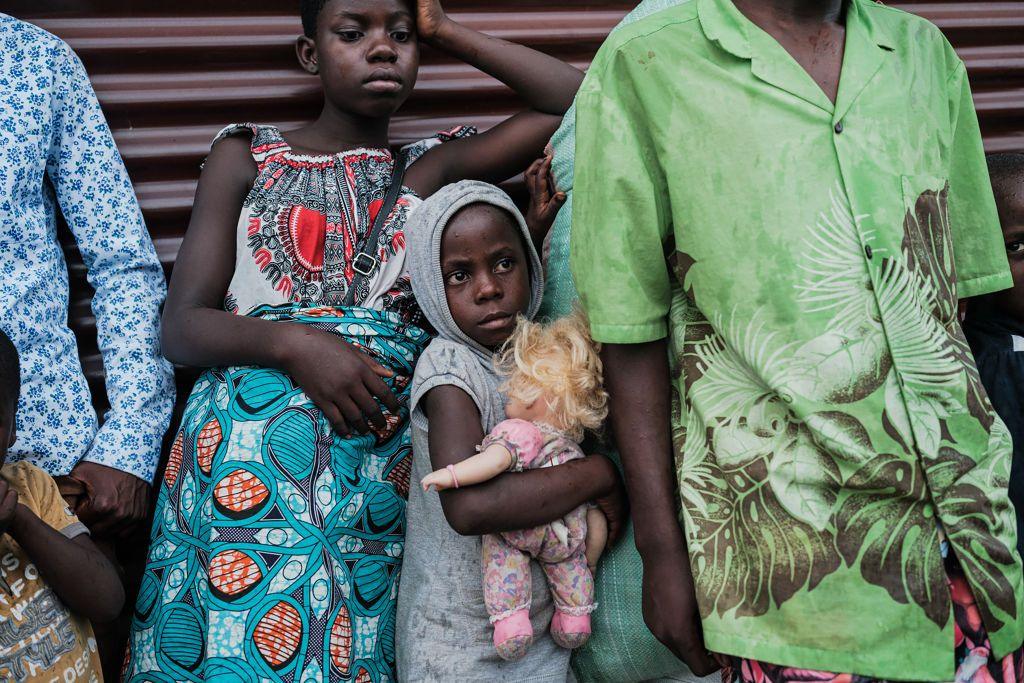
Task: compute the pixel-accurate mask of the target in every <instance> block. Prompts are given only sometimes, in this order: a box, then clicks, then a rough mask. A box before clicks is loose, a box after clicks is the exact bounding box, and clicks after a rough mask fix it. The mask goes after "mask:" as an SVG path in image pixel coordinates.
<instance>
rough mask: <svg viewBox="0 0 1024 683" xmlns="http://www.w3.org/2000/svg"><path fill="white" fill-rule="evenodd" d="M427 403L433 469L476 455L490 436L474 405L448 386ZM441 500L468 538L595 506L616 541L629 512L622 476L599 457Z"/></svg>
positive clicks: (516, 475)
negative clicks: (478, 448)
mask: <svg viewBox="0 0 1024 683" xmlns="http://www.w3.org/2000/svg"><path fill="white" fill-rule="evenodd" d="M423 400H424V411H425V412H426V414H427V417H428V418H429V419H430V432H429V439H430V462H431V466H432V467H433V468H434V469H437V470H443V469H446V468H447V467H448V465H455V464H457V463H460V462H462V461H464V460H465V459H466V455H467V454H469V453H474V452H475V451H476V447H477V446H478V445H479V444H480V443H481V442H482V441H483V439H484V432H483V428H482V427H481V426H480V412H479V410H478V409H477V407H476V404H475V403H474V402H473V399H472V398H470V397H469V395H468V394H466V392H464V391H463V390H462V389H460V388H458V387H455V386H451V385H448V386H440V387H437V388H435V389H432V390H430V391H429V392H428V393H427V394H426V396H425V397H424V399H423ZM459 483H460V484H461V483H462V482H461V481H460V482H459ZM440 496H441V508H442V509H443V511H444V514H445V517H446V518H447V520H448V523H449V524H450V525H451V527H452V529H454V530H455V531H456V532H457V533H459V534H461V535H463V536H480V535H483V534H492V533H500V532H503V531H514V530H518V529H529V528H532V527H535V526H540V525H542V524H548V523H550V522H551V521H553V520H556V519H559V518H561V517H564V516H565V515H567V514H569V513H570V512H572V511H573V510H574V509H576V508H577V507H579V506H580V505H584V504H586V503H588V502H591V501H595V502H597V503H598V505H599V507H600V508H601V510H602V511H603V512H605V514H606V516H607V517H608V522H609V536H610V539H611V540H614V539H615V538H617V537H618V535H619V533H620V531H621V528H622V526H623V525H624V517H625V514H624V513H625V507H626V503H625V492H624V489H623V487H622V481H621V479H620V478H619V473H618V470H617V469H616V468H615V465H614V464H613V463H612V462H611V461H610V460H608V459H607V458H605V457H603V456H596V455H595V456H588V457H586V458H582V459H579V460H573V461H571V462H567V463H565V464H563V465H556V466H554V467H545V468H543V469H535V470H527V471H525V472H506V473H504V474H499V475H498V476H496V477H494V478H493V479H490V480H488V481H485V482H483V483H481V484H478V485H475V486H467V487H465V488H458V489H448V490H444V491H441V493H440Z"/></svg>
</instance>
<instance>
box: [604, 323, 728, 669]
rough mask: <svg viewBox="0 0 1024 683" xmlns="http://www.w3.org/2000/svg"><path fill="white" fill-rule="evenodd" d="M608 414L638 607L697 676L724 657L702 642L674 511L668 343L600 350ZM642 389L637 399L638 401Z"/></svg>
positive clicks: (609, 346) (611, 346) (658, 635)
mask: <svg viewBox="0 0 1024 683" xmlns="http://www.w3.org/2000/svg"><path fill="white" fill-rule="evenodd" d="M601 355H602V359H603V360H604V373H605V374H604V379H605V388H606V389H607V390H608V395H609V409H610V412H609V419H610V420H611V426H612V430H613V433H614V434H629V438H628V439H622V438H616V445H617V446H618V448H619V453H620V455H621V456H622V465H623V468H624V470H625V475H626V488H627V490H628V491H629V499H630V501H631V503H632V515H633V520H634V522H635V524H634V529H635V539H636V547H637V550H638V551H639V552H640V556H641V558H642V559H643V564H644V579H643V614H644V622H645V623H646V624H647V627H648V628H649V629H650V630H651V633H653V634H654V636H655V637H656V638H657V639H658V640H660V641H661V642H662V643H664V644H665V646H666V647H668V649H669V650H671V651H672V653H673V654H675V655H676V656H677V657H679V659H681V660H683V661H684V662H686V664H687V665H688V666H689V667H690V669H692V670H693V672H694V673H695V674H697V675H699V676H706V675H708V674H710V673H713V672H714V671H716V670H717V669H718V668H719V664H724V663H725V660H724V659H722V658H719V657H716V656H715V655H712V654H711V653H709V652H708V651H707V650H706V649H705V647H704V640H703V636H702V633H701V622H700V614H699V613H698V610H697V602H696V596H695V593H694V585H693V573H692V571H691V570H690V558H689V555H688V553H687V550H686V539H685V537H684V535H683V529H682V526H681V525H680V522H679V518H678V513H677V510H676V503H675V500H676V491H675V489H676V475H675V472H674V470H673V457H672V437H671V426H670V423H669V415H670V410H671V395H670V387H669V377H670V373H669V367H668V350H667V347H666V343H665V341H664V340H662V341H658V342H653V343H650V344H606V345H605V346H604V348H603V349H602V354H601ZM637 396H643V397H644V400H643V401H637V400H636V397H637Z"/></svg>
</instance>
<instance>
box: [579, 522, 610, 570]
mask: <svg viewBox="0 0 1024 683" xmlns="http://www.w3.org/2000/svg"><path fill="white" fill-rule="evenodd" d="M585 545H586V548H587V566H588V567H590V573H591V574H593V573H594V572H596V571H597V561H598V560H599V559H600V558H601V554H602V553H603V552H604V549H605V546H607V545H608V520H607V519H605V516H604V513H603V512H601V508H597V507H592V508H587V538H586V541H585Z"/></svg>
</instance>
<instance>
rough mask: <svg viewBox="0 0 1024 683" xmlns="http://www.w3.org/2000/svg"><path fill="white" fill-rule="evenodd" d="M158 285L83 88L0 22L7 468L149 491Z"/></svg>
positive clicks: (162, 372)
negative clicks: (73, 313) (94, 396)
mask: <svg viewBox="0 0 1024 683" xmlns="http://www.w3.org/2000/svg"><path fill="white" fill-rule="evenodd" d="M58 206H59V207H60V209H61V211H62V212H63V215H64V217H65V218H66V220H67V223H68V225H69V226H70V228H71V232H72V233H73V234H74V237H75V240H76V241H77V243H78V247H79V249H80V250H81V253H82V258H83V260H84V261H85V265H86V267H87V269H88V274H89V282H90V284H91V285H92V286H93V288H94V289H95V290H96V295H95V297H94V299H93V301H92V310H93V314H94V315H95V317H96V329H97V334H98V340H99V348H100V351H101V353H102V356H103V365H104V369H105V371H106V386H107V393H108V395H109V398H110V405H111V408H110V411H109V412H108V413H107V414H106V416H105V420H104V422H103V426H102V427H99V425H98V421H97V416H96V412H95V410H94V409H93V407H92V401H91V396H90V392H89V387H88V385H87V383H86V379H85V375H84V373H83V371H82V366H81V362H80V361H79V356H78V348H77V343H76V340H75V336H74V335H73V333H72V332H71V330H70V329H69V328H68V324H67V320H68V271H67V264H66V263H65V261H64V256H63V253H62V252H61V248H60V244H59V243H58V240H57V225H56V212H57V207H58ZM165 294H166V283H165V281H164V276H163V271H162V270H161V268H160V263H159V261H158V260H157V256H156V252H155V250H154V248H153V243H152V241H151V240H150V238H149V234H148V233H147V231H146V226H145V224H144V223H143V220H142V214H141V213H140V211H139V206H138V202H137V201H136V199H135V193H134V191H133V189H132V185H131V181H130V180H129V178H128V174H127V172H126V171H125V168H124V163H123V162H122V160H121V157H120V155H119V154H118V152H117V148H116V147H115V145H114V140H113V137H112V136H111V134H110V129H109V128H108V127H107V123H106V120H105V119H104V117H103V112H102V111H101V110H100V107H99V103H98V102H97V100H96V95H95V93H94V92H93V89H92V86H91V85H90V83H89V77H88V75H87V74H86V72H85V69H84V67H83V66H82V63H81V61H79V59H78V57H77V55H75V53H74V52H73V51H72V50H71V48H70V47H68V46H67V45H66V44H65V43H64V42H63V41H61V40H60V39H59V38H57V37H55V36H52V35H50V34H49V33H47V32H45V31H43V30H42V29H39V28H37V27H35V26H32V25H31V24H27V23H24V22H22V21H19V20H17V19H14V18H13V17H10V16H8V15H5V14H0V327H2V328H3V330H4V331H5V332H6V333H7V334H8V336H10V337H11V339H12V340H13V341H14V344H15V345H16V346H17V348H18V352H19V354H20V356H21V373H22V387H21V398H20V401H19V404H18V416H17V441H16V443H15V444H14V447H13V448H12V449H11V452H10V455H9V459H10V460H11V461H18V460H28V461H30V462H32V463H33V464H35V465H37V466H38V467H41V468H42V469H44V470H46V471H47V472H48V473H49V474H51V475H55V476H56V475H61V474H67V473H68V472H70V471H71V469H72V468H73V467H74V466H75V465H76V464H77V463H78V462H79V461H80V460H82V459H84V460H87V461H90V462H96V463H99V464H102V465H107V466H109V467H114V468H116V469H119V470H122V471H125V472H129V473H131V474H134V475H136V476H138V477H140V478H142V479H145V480H146V481H150V480H152V478H153V474H154V472H155V470H156V465H157V460H158V458H159V453H160V444H161V438H162V437H163V434H164V432H165V431H166V429H167V425H168V422H169V420H170V415H171V407H172V405H173V402H174V382H173V375H172V368H171V366H170V364H169V363H168V362H167V361H166V360H164V359H163V358H162V357H161V355H160V348H159V315H160V310H159V309H160V305H161V303H162V302H163V299H164V296H165Z"/></svg>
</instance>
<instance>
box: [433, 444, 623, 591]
mask: <svg viewBox="0 0 1024 683" xmlns="http://www.w3.org/2000/svg"><path fill="white" fill-rule="evenodd" d="M515 459H516V458H515V456H514V455H513V453H512V451H511V450H509V448H508V447H506V446H505V445H504V444H502V443H497V442H496V443H491V444H490V445H488V446H487V447H486V448H484V449H483V450H481V451H480V452H479V453H477V454H476V455H471V456H470V457H468V458H466V459H465V460H463V461H461V462H457V463H455V464H451V465H448V466H447V467H445V468H444V469H439V470H435V471H434V472H431V473H430V474H428V475H427V476H426V477H424V478H423V481H422V482H420V483H421V485H422V486H423V490H424V491H427V490H430V489H431V488H433V489H434V490H436V491H446V490H448V489H452V488H455V489H458V488H462V487H463V486H473V485H476V484H482V483H484V482H487V481H490V480H491V479H494V478H495V477H497V476H498V475H500V474H503V473H505V472H508V471H509V469H510V468H511V467H512V465H513V464H514V463H515ZM607 543H608V520H607V519H605V516H604V513H602V512H601V510H600V509H599V508H596V507H591V508H588V509H587V538H586V556H587V566H588V567H590V571H591V572H594V571H596V570H597V561H598V560H599V559H600V557H601V554H602V553H603V552H604V549H605V547H606V546H607Z"/></svg>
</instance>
